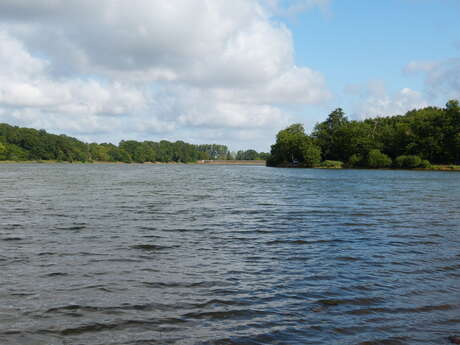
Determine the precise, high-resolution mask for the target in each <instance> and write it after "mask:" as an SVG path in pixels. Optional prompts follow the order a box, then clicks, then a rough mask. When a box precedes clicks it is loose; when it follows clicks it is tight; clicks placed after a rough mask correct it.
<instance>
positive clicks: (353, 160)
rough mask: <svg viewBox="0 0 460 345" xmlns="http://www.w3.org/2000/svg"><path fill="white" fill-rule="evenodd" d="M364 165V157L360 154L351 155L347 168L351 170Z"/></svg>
mask: <svg viewBox="0 0 460 345" xmlns="http://www.w3.org/2000/svg"><path fill="white" fill-rule="evenodd" d="M362 165H363V157H362V156H361V155H358V154H356V153H355V154H354V155H351V157H350V158H349V159H348V162H347V167H349V168H358V167H361V166H362Z"/></svg>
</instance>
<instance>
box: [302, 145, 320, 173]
mask: <svg viewBox="0 0 460 345" xmlns="http://www.w3.org/2000/svg"><path fill="white" fill-rule="evenodd" d="M302 153H303V162H302V166H303V167H305V168H313V167H314V166H317V165H318V164H319V163H320V161H321V149H320V148H319V147H318V146H316V145H314V144H313V143H309V144H305V145H304V146H303V150H302Z"/></svg>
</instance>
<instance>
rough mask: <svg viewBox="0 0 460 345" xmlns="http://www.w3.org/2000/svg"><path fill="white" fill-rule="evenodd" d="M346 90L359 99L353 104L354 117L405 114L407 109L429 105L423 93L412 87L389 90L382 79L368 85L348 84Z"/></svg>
mask: <svg viewBox="0 0 460 345" xmlns="http://www.w3.org/2000/svg"><path fill="white" fill-rule="evenodd" d="M345 92H346V93H347V94H349V95H352V96H354V97H356V98H357V99H358V101H357V102H356V103H355V104H354V106H353V113H354V117H356V118H358V119H364V118H367V117H376V116H389V115H403V114H405V113H406V112H407V111H409V110H412V109H417V108H423V107H426V106H428V103H427V102H426V101H425V99H424V98H423V95H422V94H421V93H420V92H418V91H415V90H412V89H410V88H403V89H401V90H398V91H397V92H389V91H388V90H387V88H386V87H385V84H384V83H383V82H381V81H371V82H369V83H368V84H366V85H348V86H347V87H346V89H345Z"/></svg>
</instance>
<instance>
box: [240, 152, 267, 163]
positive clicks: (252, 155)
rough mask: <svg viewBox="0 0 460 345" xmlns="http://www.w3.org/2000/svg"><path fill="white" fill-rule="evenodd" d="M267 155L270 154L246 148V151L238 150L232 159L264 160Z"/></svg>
mask: <svg viewBox="0 0 460 345" xmlns="http://www.w3.org/2000/svg"><path fill="white" fill-rule="evenodd" d="M269 156H270V154H269V153H265V152H257V151H255V150H246V151H238V152H237V153H236V155H235V157H234V159H236V160H238V161H258V160H266V159H267V158H268V157H269ZM232 159H233V158H232Z"/></svg>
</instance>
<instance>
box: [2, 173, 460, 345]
mask: <svg viewBox="0 0 460 345" xmlns="http://www.w3.org/2000/svg"><path fill="white" fill-rule="evenodd" d="M0 200H1V202H0V344H21V345H22V344H31V345H41V344H43V345H53V344H67V345H68V344H85V345H96V344H98V345H107V344H133V345H134V344H137V345H143V344H145V345H147V344H216V345H217V344H222V345H224V344H289V345H292V344H362V345H369V344H395V345H399V344H447V343H448V340H447V337H448V336H450V335H454V334H459V333H460V225H459V224H460V174H458V173H455V172H453V173H451V172H420V171H369V170H315V169H314V170H311V169H273V168H265V167H257V166H203V165H98V164H95V165H65V164H61V165H59V164H57V165H42V164H35V165H19V164H18V165H1V166H0Z"/></svg>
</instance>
